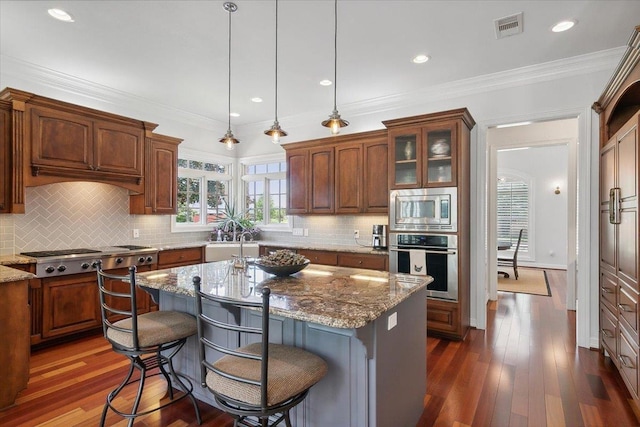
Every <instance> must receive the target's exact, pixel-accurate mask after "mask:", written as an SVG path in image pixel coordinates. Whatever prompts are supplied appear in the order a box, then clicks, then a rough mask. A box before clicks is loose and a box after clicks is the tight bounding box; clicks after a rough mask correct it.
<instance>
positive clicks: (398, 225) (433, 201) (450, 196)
mask: <svg viewBox="0 0 640 427" xmlns="http://www.w3.org/2000/svg"><path fill="white" fill-rule="evenodd" d="M457 214H458V189H457V188H456V187H440V188H416V189H410V190H392V191H391V193H390V203H389V228H390V229H391V231H451V232H456V231H458V221H457Z"/></svg>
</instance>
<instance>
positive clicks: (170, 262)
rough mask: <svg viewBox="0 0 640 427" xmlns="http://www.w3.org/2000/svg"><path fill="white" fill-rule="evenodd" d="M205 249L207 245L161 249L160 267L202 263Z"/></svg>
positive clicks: (159, 256)
mask: <svg viewBox="0 0 640 427" xmlns="http://www.w3.org/2000/svg"><path fill="white" fill-rule="evenodd" d="M204 251H205V246H196V247H191V248H176V249H165V250H161V251H159V252H158V269H159V270H160V269H163V268H173V267H182V266H185V265H193V264H201V263H203V262H204Z"/></svg>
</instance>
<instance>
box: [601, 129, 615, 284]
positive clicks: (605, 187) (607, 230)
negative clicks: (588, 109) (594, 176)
mask: <svg viewBox="0 0 640 427" xmlns="http://www.w3.org/2000/svg"><path fill="white" fill-rule="evenodd" d="M615 164H616V144H615V142H614V141H611V142H610V143H609V144H607V145H605V146H604V147H603V148H602V149H601V151H600V197H599V198H600V268H602V269H604V270H606V271H609V272H611V273H614V274H615V272H616V270H617V266H616V227H615V225H614V224H612V223H611V222H610V214H611V210H610V206H609V190H610V189H612V188H614V187H616V178H615V177H616V173H615V172H616V169H615V168H616V165H615Z"/></svg>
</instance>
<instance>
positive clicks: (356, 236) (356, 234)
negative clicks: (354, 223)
mask: <svg viewBox="0 0 640 427" xmlns="http://www.w3.org/2000/svg"><path fill="white" fill-rule="evenodd" d="M353 238H354V239H359V238H360V230H353Z"/></svg>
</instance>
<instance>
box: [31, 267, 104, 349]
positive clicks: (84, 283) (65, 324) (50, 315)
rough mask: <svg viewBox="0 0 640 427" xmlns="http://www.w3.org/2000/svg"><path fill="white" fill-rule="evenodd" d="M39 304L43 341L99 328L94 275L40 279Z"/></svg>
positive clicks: (96, 286)
mask: <svg viewBox="0 0 640 427" xmlns="http://www.w3.org/2000/svg"><path fill="white" fill-rule="evenodd" d="M42 302H43V304H42V339H43V340H50V339H53V338H60V337H63V336H68V335H72V334H77V333H79V332H84V331H87V330H91V329H96V328H99V327H100V326H101V325H102V320H101V315H100V304H99V302H98V285H97V279H96V274H95V273H83V274H72V275H69V276H62V277H56V278H53V277H52V278H46V279H42Z"/></svg>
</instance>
